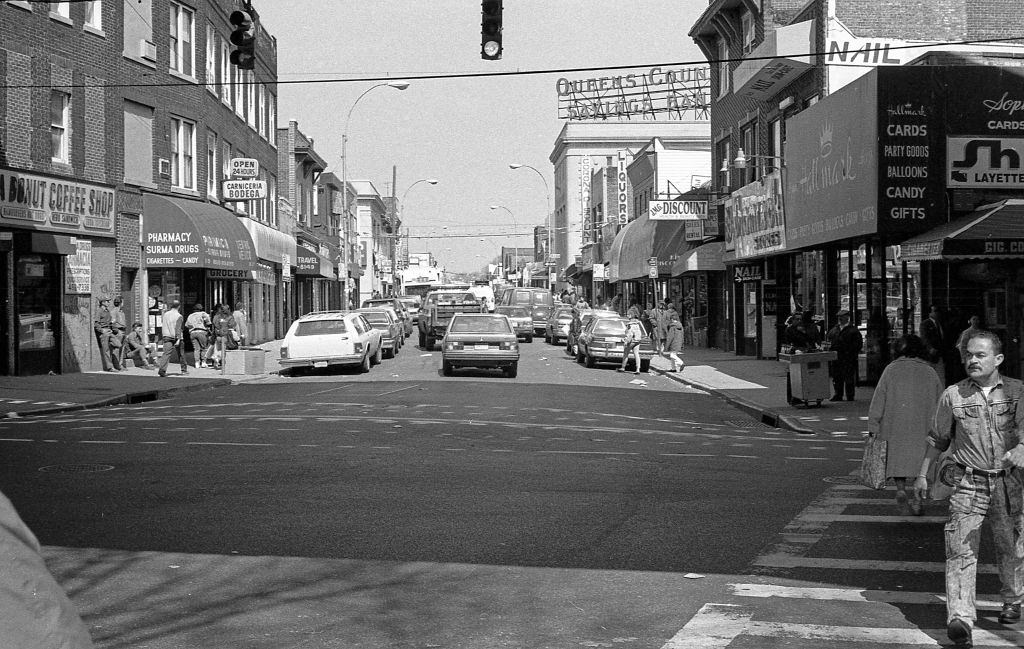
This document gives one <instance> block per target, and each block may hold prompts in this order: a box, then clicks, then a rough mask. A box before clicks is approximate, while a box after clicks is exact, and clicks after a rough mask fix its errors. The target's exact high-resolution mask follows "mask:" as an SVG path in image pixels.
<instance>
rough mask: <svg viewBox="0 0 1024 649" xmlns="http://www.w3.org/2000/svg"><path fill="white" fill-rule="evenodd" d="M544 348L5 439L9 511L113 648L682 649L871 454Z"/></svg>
mask: <svg viewBox="0 0 1024 649" xmlns="http://www.w3.org/2000/svg"><path fill="white" fill-rule="evenodd" d="M410 342H411V339H410ZM522 347H523V353H524V357H523V360H522V361H521V364H520V373H519V377H518V378H516V379H507V378H504V377H503V376H502V375H501V374H500V373H498V372H488V371H479V372H478V371H473V370H464V371H460V372H457V374H456V376H454V377H450V378H445V377H442V376H441V374H440V353H439V352H434V353H433V354H430V355H427V354H426V353H425V352H422V351H421V350H419V349H416V348H414V347H413V346H412V345H411V344H407V345H406V347H405V348H404V349H403V350H402V352H401V353H400V354H399V355H398V357H397V358H395V359H389V360H385V361H384V362H383V363H382V364H381V365H380V366H378V367H376V368H374V369H373V370H372V371H371V372H370V373H369V374H365V375H363V374H358V373H352V372H348V371H340V372H325V371H318V372H314V373H311V374H310V375H308V376H301V377H293V378H284V377H281V378H277V379H271V380H267V381H265V382H261V383H256V384H249V385H236V386H229V387H224V388H219V389H217V390H216V391H211V392H205V393H191V394H184V395H181V396H180V397H179V398H175V399H171V400H167V401H160V402H152V403H147V404H140V405H137V406H121V407H109V408H104V409H99V410H94V411H85V412H78V413H69V414H67V415H63V416H55V417H48V418H43V419H32V418H26V419H23V420H14V421H4V422H2V423H0V489H2V490H3V491H4V492H5V493H6V494H7V495H8V496H9V497H10V498H11V499H12V501H13V502H14V503H15V505H16V506H17V507H18V508H19V511H20V512H21V513H22V516H23V517H24V518H25V520H26V522H28V524H29V525H30V526H31V527H32V528H33V530H34V531H35V532H36V534H37V535H38V536H39V538H40V540H41V542H42V543H43V544H44V545H45V546H47V557H48V560H49V562H50V565H51V567H52V569H53V570H54V572H55V574H57V575H58V577H59V579H60V581H61V583H62V584H64V585H65V587H66V588H67V589H68V590H69V592H70V593H71V595H72V597H73V599H74V601H75V602H76V604H78V606H79V607H80V608H81V610H82V613H83V616H84V618H85V619H86V621H87V622H88V623H89V624H90V627H91V630H92V633H93V636H94V638H95V640H96V642H97V646H99V647H133V648H134V647H147V648H160V649H163V648H165V647H166V648H171V647H183V646H188V647H268V648H269V647H274V648H281V647H465V648H467V649H469V648H479V647H570V646H572V647H575V646H590V647H597V646H599V647H604V646H608V647H662V646H684V645H673V644H671V642H672V640H671V639H672V638H673V637H674V636H676V635H677V634H678V633H679V632H680V630H681V629H683V628H685V627H686V625H687V624H688V622H689V621H691V620H692V619H694V616H695V615H697V614H698V612H699V611H701V610H702V609H701V607H702V606H704V605H705V604H706V603H707V602H709V601H717V600H719V599H721V598H722V593H723V592H724V591H727V590H728V589H729V588H730V586H729V584H730V583H734V582H736V581H737V577H736V576H737V575H746V574H749V573H751V572H752V570H755V569H757V568H756V566H755V564H756V563H757V561H758V559H759V557H763V556H765V555H766V553H767V554H771V552H772V549H773V547H774V545H775V544H777V543H778V541H779V536H778V535H779V533H780V532H782V531H784V530H785V529H786V526H787V525H788V524H791V522H792V521H793V520H794V519H795V518H797V517H798V516H799V515H800V514H801V512H802V511H803V510H804V509H805V508H806V507H807V506H808V505H809V504H810V503H812V502H813V500H814V499H815V498H816V497H818V496H819V495H820V494H821V492H822V491H823V490H824V488H825V487H826V485H825V484H824V483H823V482H822V480H823V479H825V478H829V477H830V476H843V475H845V474H847V473H848V472H849V471H850V470H851V469H852V468H853V466H854V465H853V464H851V459H855V458H856V457H857V454H858V453H859V450H860V447H859V443H858V440H851V439H847V438H843V437H836V438H828V439H823V438H819V437H815V436H806V435H798V434H795V433H791V432H788V431H780V430H775V429H771V428H768V427H766V426H764V425H762V424H760V423H758V422H755V421H753V420H751V419H750V418H749V417H747V416H746V415H744V414H743V413H741V412H740V411H738V410H735V409H733V408H732V407H731V406H729V405H727V404H726V403H725V402H723V401H721V400H719V399H718V398H715V397H713V396H710V395H707V394H704V393H702V392H700V391H697V390H693V389H689V388H686V387H685V386H682V385H680V384H679V383H676V382H674V381H672V380H670V379H668V378H666V377H662V376H658V375H653V374H652V375H641V376H640V377H635V376H634V375H632V374H620V373H617V372H615V371H614V369H613V368H611V367H608V368H599V369H586V368H584V367H582V366H581V365H577V364H576V363H574V362H573V361H572V360H571V359H569V357H568V356H566V355H565V354H564V351H562V350H561V349H560V348H556V347H553V346H549V345H546V344H544V343H543V342H541V341H540V339H537V340H536V342H534V343H532V344H524V345H523V346H522ZM635 381H639V382H635ZM759 570H762V571H763V570H766V568H764V567H763V566H762V567H761V568H760V569H759ZM766 574H767V573H766ZM698 617H699V616H698ZM666 643H669V644H666ZM685 646H689V645H685ZM693 646H701V645H699V644H698V645H693ZM723 646H724V645H723Z"/></svg>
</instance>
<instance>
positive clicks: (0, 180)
mask: <svg viewBox="0 0 1024 649" xmlns="http://www.w3.org/2000/svg"><path fill="white" fill-rule="evenodd" d="M116 209H117V197H116V192H115V191H114V189H113V188H112V187H104V186H102V185H96V184H93V183H85V182H80V181H78V180H76V179H69V178H51V177H48V176H41V175H39V174H33V173H26V172H23V171H15V170H13V169H4V168H0V225H9V226H11V227H16V228H27V229H30V230H41V231H46V232H60V233H62V234H72V235H74V234H82V235H88V236H97V237H113V236H115V232H114V212H115V210H116Z"/></svg>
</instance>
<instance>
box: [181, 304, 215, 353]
mask: <svg viewBox="0 0 1024 649" xmlns="http://www.w3.org/2000/svg"><path fill="white" fill-rule="evenodd" d="M212 329H213V321H212V320H211V319H210V314H209V313H207V312H206V311H205V310H204V309H203V305H202V304H200V303H199V302H196V304H195V306H193V307H192V313H190V314H188V319H186V320H185V331H187V332H188V337H189V339H190V340H191V341H192V354H193V356H194V357H195V362H196V369H197V370H198V369H199V368H200V367H202V366H203V362H204V359H205V358H206V348H207V347H208V346H209V345H210V332H211V330H212Z"/></svg>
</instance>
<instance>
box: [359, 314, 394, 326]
mask: <svg viewBox="0 0 1024 649" xmlns="http://www.w3.org/2000/svg"><path fill="white" fill-rule="evenodd" d="M363 317H364V318H366V320H367V321H368V322H369V323H370V324H388V323H390V322H391V320H390V318H388V314H386V313H373V312H368V313H364V314H363Z"/></svg>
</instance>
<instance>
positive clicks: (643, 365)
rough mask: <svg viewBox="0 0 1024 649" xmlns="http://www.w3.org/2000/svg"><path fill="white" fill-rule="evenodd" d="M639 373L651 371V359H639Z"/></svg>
mask: <svg viewBox="0 0 1024 649" xmlns="http://www.w3.org/2000/svg"><path fill="white" fill-rule="evenodd" d="M640 371H641V372H650V371H651V359H649V358H641V359H640Z"/></svg>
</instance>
